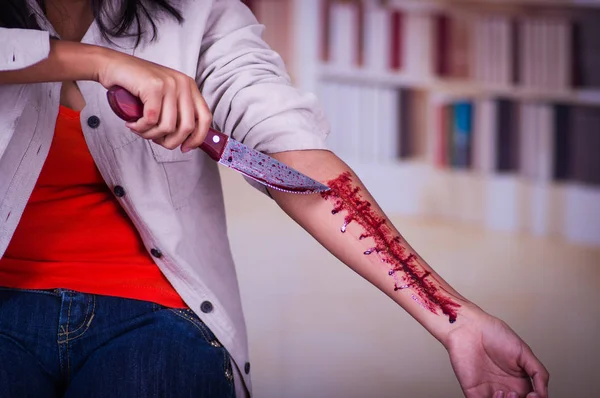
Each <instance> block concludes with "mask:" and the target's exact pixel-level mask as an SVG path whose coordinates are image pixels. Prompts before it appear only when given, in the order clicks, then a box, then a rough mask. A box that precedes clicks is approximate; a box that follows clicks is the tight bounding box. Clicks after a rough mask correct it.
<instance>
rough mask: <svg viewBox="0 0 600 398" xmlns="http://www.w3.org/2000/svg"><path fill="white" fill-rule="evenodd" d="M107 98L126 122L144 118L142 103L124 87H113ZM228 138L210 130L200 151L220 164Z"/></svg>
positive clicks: (114, 110)
mask: <svg viewBox="0 0 600 398" xmlns="http://www.w3.org/2000/svg"><path fill="white" fill-rule="evenodd" d="M106 97H107V98H108V104H109V105H110V107H111V109H112V110H113V112H114V113H115V114H116V115H117V116H118V117H120V118H121V119H123V120H125V121H126V122H136V121H137V120H138V119H140V118H141V117H142V116H144V104H143V103H142V101H141V100H140V99H139V98H138V97H136V96H135V95H133V94H131V93H130V92H129V91H127V90H126V89H124V88H123V87H120V86H113V87H111V88H110V89H109V90H108V92H107V93H106ZM228 138H229V137H228V136H227V135H226V134H223V133H221V132H220V131H217V130H215V129H212V128H209V129H208V133H207V134H206V137H205V138H204V142H202V144H200V149H202V150H203V151H204V152H206V154H207V155H208V156H210V157H211V159H213V160H215V161H217V162H218V161H219V160H220V159H221V155H222V154H223V151H224V150H225V146H226V145H227V140H228Z"/></svg>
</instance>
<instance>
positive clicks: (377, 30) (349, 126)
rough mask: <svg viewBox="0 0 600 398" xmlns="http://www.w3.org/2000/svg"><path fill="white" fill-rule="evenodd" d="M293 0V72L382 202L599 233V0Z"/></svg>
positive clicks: (439, 214)
mask: <svg viewBox="0 0 600 398" xmlns="http://www.w3.org/2000/svg"><path fill="white" fill-rule="evenodd" d="M271 1H273V0H271ZM282 1H285V0H282ZM291 1H292V5H291V11H290V13H291V15H292V16H293V21H294V23H293V26H292V28H291V29H292V32H293V33H291V34H290V35H289V36H290V38H291V40H289V42H290V48H293V49H294V51H293V57H291V61H293V62H292V67H293V69H294V71H295V76H294V77H295V82H296V83H297V84H298V85H299V86H300V87H301V88H302V89H305V90H307V91H311V92H315V93H317V95H318V96H319V98H320V100H321V102H322V104H323V107H324V109H325V112H326V114H327V116H328V119H329V121H330V123H331V134H330V137H329V145H330V147H331V148H332V149H333V150H334V152H336V153H337V154H338V155H339V156H340V157H341V158H342V159H343V160H344V161H346V162H347V163H348V164H349V165H351V166H352V167H353V168H354V169H355V170H356V172H357V173H358V174H359V176H360V177H361V179H363V181H364V182H365V183H366V185H367V186H368V187H369V189H370V190H371V191H372V193H373V194H374V196H375V198H376V199H377V200H378V201H379V202H380V203H381V205H382V207H383V208H384V210H385V211H386V212H388V213H390V214H398V215H416V216H424V217H427V218H432V217H433V218H441V219H444V220H452V221H456V222H460V223H468V224H474V225H478V226H481V227H484V228H490V229H493V230H502V231H507V232H523V233H529V234H534V235H539V236H552V237H560V238H561V239H565V240H567V241H571V242H575V243H581V244H586V245H594V246H600V153H598V152H600V1H577V0H546V1H544V0H456V1H455V0H418V1H415V0H387V1H385V0H382V1H378V0H346V1H344V0H291Z"/></svg>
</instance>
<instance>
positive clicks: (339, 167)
mask: <svg viewBox="0 0 600 398" xmlns="http://www.w3.org/2000/svg"><path fill="white" fill-rule="evenodd" d="M47 8H48V18H49V20H50V22H51V23H52V24H53V26H54V27H55V29H56V30H57V33H58V34H59V35H60V36H61V38H62V39H63V40H61V41H52V42H51V51H50V56H49V57H48V58H47V59H46V60H44V61H42V62H40V63H38V64H36V65H33V66H31V67H28V68H25V69H21V70H18V71H11V72H0V84H8V83H12V84H14V83H34V82H62V83H63V84H62V89H61V104H62V105H64V106H67V107H69V108H72V109H76V110H81V109H82V108H83V107H85V100H84V98H83V96H82V95H81V93H80V92H79V89H78V87H77V83H76V82H77V81H82V80H90V81H96V82H98V83H100V84H101V85H103V86H104V87H105V88H109V87H111V86H113V85H120V86H123V87H125V88H126V89H128V90H129V91H130V92H131V93H133V94H135V95H137V96H138V97H139V98H140V99H141V100H142V102H144V117H143V118H142V119H140V120H138V121H137V122H135V123H128V124H127V127H129V128H130V129H131V130H132V131H134V132H136V133H137V134H139V135H140V136H142V137H143V138H145V139H151V140H154V141H155V142H156V143H158V144H160V145H162V146H164V147H166V148H168V149H175V148H181V150H182V151H188V150H191V149H194V148H196V147H198V146H199V145H200V144H201V143H202V141H203V140H204V137H205V136H206V134H207V131H208V127H209V126H210V123H211V120H212V119H211V115H210V112H209V110H208V107H207V106H206V103H205V101H204V100H203V98H202V95H201V94H200V92H199V90H198V87H197V86H196V84H195V82H194V80H193V79H190V78H189V77H187V76H185V75H183V74H182V73H179V72H177V71H175V70H172V69H169V68H165V67H162V66H160V65H156V64H153V63H150V62H147V61H144V60H141V59H138V58H135V57H131V56H129V55H125V54H122V53H119V52H117V51H113V50H110V49H106V48H101V47H96V46H90V45H84V44H81V43H79V41H80V40H81V39H82V37H83V36H84V34H85V32H86V31H87V29H88V28H89V26H90V23H91V22H92V20H93V16H92V13H91V8H90V3H89V1H88V0H48V1H47ZM75 60H76V61H77V62H75ZM271 155H272V156H273V157H274V158H276V159H278V160H280V161H281V162H283V163H285V164H288V165H290V166H292V167H293V168H295V169H297V170H299V171H300V172H303V173H305V174H307V175H308V176H310V177H312V178H314V179H316V180H319V181H321V182H327V181H329V180H332V179H334V178H336V177H338V176H339V175H341V174H342V173H344V172H350V173H351V175H352V177H353V182H354V184H355V185H356V186H358V187H360V188H361V195H362V197H363V199H365V200H367V201H369V202H370V203H371V204H372V208H373V209H375V211H376V212H377V213H378V214H379V215H380V216H381V217H384V218H385V219H386V221H387V223H388V225H389V226H390V227H391V228H392V230H393V232H394V233H395V234H396V235H398V236H401V235H400V233H399V232H398V231H397V230H396V229H395V228H394V227H393V225H392V224H391V222H390V221H389V219H387V217H385V215H384V214H383V212H382V211H381V209H380V208H379V206H377V203H376V202H375V200H374V199H373V198H372V197H371V195H370V194H369V192H368V191H367V189H366V188H365V187H364V186H363V185H362V183H361V182H360V180H359V179H358V177H357V176H356V175H355V174H354V173H353V171H352V170H351V169H350V168H349V167H348V166H347V165H346V164H345V163H343V162H342V161H341V160H340V159H339V158H338V157H337V156H335V154H333V153H331V152H329V151H316V150H315V151H289V152H281V153H275V154H271ZM271 194H272V196H273V198H274V199H275V201H276V202H277V203H278V204H279V206H280V207H281V208H282V209H283V210H284V211H285V212H286V213H287V214H288V215H289V216H290V217H291V218H293V219H294V220H295V221H296V222H297V223H298V224H300V225H301V226H302V227H303V228H305V229H306V230H307V231H308V232H309V233H310V234H311V235H312V236H313V237H314V238H315V239H316V240H317V241H319V242H320V243H321V244H322V245H323V246H324V247H326V248H327V249H328V250H329V251H330V252H331V253H333V254H334V255H335V256H337V257H338V258H339V259H340V260H341V261H343V262H344V263H345V264H347V265H348V266H349V267H350V268H352V269H353V270H354V271H356V272H357V273H358V274H359V275H361V276H362V277H363V278H365V279H366V280H368V281H369V282H370V283H372V284H373V285H374V286H375V287H377V288H378V289H380V290H381V291H382V292H383V293H385V294H386V295H388V296H389V297H390V298H391V299H392V300H394V301H395V302H396V303H397V304H398V305H399V306H401V307H402V308H403V309H404V310H406V311H407V312H408V313H409V314H410V315H411V316H413V317H414V318H415V319H416V320H417V321H418V322H419V323H420V324H421V325H423V327H424V328H425V329H426V330H428V331H429V332H430V333H431V334H432V335H433V336H434V337H435V338H436V339H437V340H438V341H440V342H441V343H442V344H443V345H444V347H445V348H446V349H447V351H448V354H449V357H450V362H451V364H452V367H453V369H454V372H455V374H456V376H457V379H458V381H459V383H460V385H461V388H462V390H463V392H464V394H465V396H467V397H468V398H475V397H478V398H479V397H493V398H517V397H526V398H534V397H542V398H545V397H547V396H548V379H549V375H548V371H547V370H546V369H545V368H544V366H543V365H542V364H541V362H540V361H539V360H538V359H537V358H536V357H535V355H534V354H533V353H532V351H531V349H530V347H529V346H528V345H527V344H525V342H523V340H521V338H519V336H517V334H516V333H515V332H514V331H512V330H511V329H510V327H509V326H508V325H506V324H505V323H504V322H502V321H501V320H500V319H497V318H495V317H493V316H491V315H489V314H487V313H485V312H484V311H483V310H482V309H481V308H479V307H478V306H476V305H475V304H474V303H472V302H470V301H469V300H468V299H466V298H465V297H463V296H461V295H460V294H459V293H458V292H457V291H456V290H454V289H453V288H452V287H451V286H450V285H448V283H446V282H445V281H444V279H443V278H442V277H441V276H439V275H438V274H437V273H435V271H434V270H433V269H432V268H431V267H430V266H429V265H428V264H427V263H426V262H425V261H424V260H423V259H422V258H421V257H420V256H418V254H417V253H416V252H415V251H414V250H413V249H412V248H411V247H410V245H409V244H408V243H407V242H406V241H405V240H404V239H403V238H401V240H400V243H399V244H400V245H402V246H403V247H404V248H405V249H406V252H407V253H413V254H414V255H415V256H416V257H417V262H418V266H419V267H422V269H424V270H427V271H430V272H431V279H432V280H434V283H435V284H436V286H439V287H440V288H441V289H443V290H444V291H446V292H447V293H448V295H449V296H450V297H452V298H453V299H454V300H455V301H456V302H457V303H459V304H460V305H461V307H460V309H459V310H458V317H457V321H456V322H455V323H452V324H451V323H449V322H448V318H447V317H445V316H442V315H440V314H434V313H432V312H430V311H428V310H426V309H424V308H422V307H421V306H420V305H418V304H417V303H416V302H415V301H414V300H413V299H412V298H411V294H410V289H406V290H402V291H394V283H393V281H392V280H391V279H390V276H389V275H388V273H387V272H388V270H389V268H386V267H382V266H380V265H379V266H378V265H377V264H376V260H375V257H374V256H365V255H363V252H364V251H365V250H367V249H368V248H369V247H370V244H371V246H372V242H369V241H368V239H364V240H359V239H358V237H359V236H360V234H361V233H362V232H363V231H362V230H361V227H360V225H358V224H357V223H352V224H350V226H349V227H348V233H345V234H342V233H340V225H341V224H342V222H343V219H344V214H343V212H340V214H337V215H332V214H331V210H332V209H333V207H334V206H333V203H332V202H330V201H327V200H323V198H321V196H319V195H293V194H286V193H282V192H279V191H271Z"/></svg>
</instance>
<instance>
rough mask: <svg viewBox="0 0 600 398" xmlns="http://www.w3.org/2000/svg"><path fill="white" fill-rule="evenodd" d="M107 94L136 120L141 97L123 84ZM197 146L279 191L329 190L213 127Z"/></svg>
mask: <svg viewBox="0 0 600 398" xmlns="http://www.w3.org/2000/svg"><path fill="white" fill-rule="evenodd" d="M106 96H107V98H108V103H109V105H110V107H111V108H112V110H113V112H114V113H115V114H116V115H117V116H118V117H120V118H121V119H123V120H125V121H126V122H135V121H137V120H138V119H140V118H141V117H142V116H143V114H144V104H143V103H142V101H141V100H140V99H139V98H138V97H136V96H134V95H133V94H131V93H130V92H129V91H127V90H126V89H124V88H123V87H120V86H113V87H111V88H110V89H109V90H108V92H107V93H106ZM200 149H202V150H203V151H204V152H206V154H207V155H208V156H209V157H210V158H211V159H213V160H214V161H216V162H219V163H220V164H222V165H223V166H226V167H229V168H232V169H233V170H235V171H237V172H239V173H242V174H243V175H245V176H247V177H250V178H251V179H253V180H255V181H258V182H259V183H261V184H263V185H265V186H268V187H270V188H273V189H277V190H279V191H283V192H289V193H298V194H311V193H319V192H325V191H328V190H329V187H328V186H326V185H324V184H321V183H320V182H318V181H315V180H313V179H312V178H310V177H308V176H306V175H304V174H302V173H300V172H299V171H296V170H294V169H293V168H291V167H289V166H286V165H285V164H283V163H281V162H279V161H277V160H275V159H273V158H272V157H271V156H268V155H265V154H264V153H261V152H258V151H256V150H254V149H252V148H249V147H248V146H246V145H244V144H242V143H241V142H238V141H236V140H234V139H233V138H230V137H229V136H227V135H226V134H223V133H221V132H219V131H217V130H214V129H212V128H209V129H208V134H207V135H206V138H205V139H204V142H203V143H202V144H201V145H200Z"/></svg>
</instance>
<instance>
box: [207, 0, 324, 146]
mask: <svg viewBox="0 0 600 398" xmlns="http://www.w3.org/2000/svg"><path fill="white" fill-rule="evenodd" d="M206 26H207V27H206V31H205V33H204V37H203V42H202V46H201V51H200V58H199V65H198V73H197V82H198V84H199V86H200V88H201V90H202V94H203V96H204V98H205V99H206V101H207V103H208V105H209V108H210V109H211V111H212V113H213V124H214V125H215V127H216V128H218V129H221V130H222V131H223V132H225V133H227V134H230V135H231V136H232V137H233V138H234V139H236V140H238V141H241V142H243V143H245V144H246V145H248V146H250V147H252V148H255V149H257V150H259V151H261V152H264V153H275V152H282V151H288V150H302V149H326V145H325V138H326V136H327V134H328V132H329V125H328V123H327V122H326V120H325V117H324V114H323V111H322V109H321V107H320V105H319V103H318V100H317V98H316V96H314V95H313V94H309V93H303V92H300V91H299V90H298V89H296V88H294V87H293V86H292V85H291V82H290V78H289V76H288V74H287V71H286V69H285V66H284V64H283V62H282V60H281V57H280V56H279V55H278V54H277V53H276V52H275V51H273V50H272V49H271V48H269V46H268V45H267V44H266V43H265V42H264V41H263V39H262V32H263V29H264V26H263V25H260V24H259V23H258V22H257V20H256V18H255V17H254V15H253V14H252V13H251V12H250V10H249V9H248V8H247V7H246V6H245V5H243V4H242V3H241V2H240V1H239V0H214V2H213V8H212V10H211V13H210V15H209V18H208V21H207V25H206Z"/></svg>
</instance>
